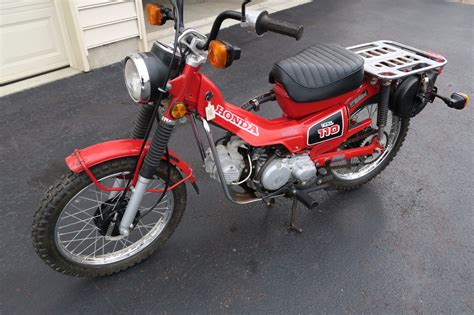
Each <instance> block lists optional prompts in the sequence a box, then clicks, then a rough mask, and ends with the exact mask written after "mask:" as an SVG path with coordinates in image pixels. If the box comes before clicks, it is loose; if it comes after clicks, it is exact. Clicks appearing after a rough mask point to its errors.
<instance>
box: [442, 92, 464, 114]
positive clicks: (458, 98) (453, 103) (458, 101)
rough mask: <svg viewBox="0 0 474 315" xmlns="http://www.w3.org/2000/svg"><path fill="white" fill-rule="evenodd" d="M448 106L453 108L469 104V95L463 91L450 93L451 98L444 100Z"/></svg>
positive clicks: (461, 107)
mask: <svg viewBox="0 0 474 315" xmlns="http://www.w3.org/2000/svg"><path fill="white" fill-rule="evenodd" d="M446 104H447V105H448V107H451V108H454V109H459V110H461V109H464V108H466V107H467V104H469V96H468V95H467V94H464V93H459V92H456V93H453V94H451V98H450V99H449V100H448V102H446Z"/></svg>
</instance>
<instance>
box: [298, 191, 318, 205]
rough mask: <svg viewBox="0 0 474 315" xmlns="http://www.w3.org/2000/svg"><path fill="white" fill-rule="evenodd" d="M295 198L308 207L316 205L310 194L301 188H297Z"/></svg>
mask: <svg viewBox="0 0 474 315" xmlns="http://www.w3.org/2000/svg"><path fill="white" fill-rule="evenodd" d="M295 197H296V199H298V201H299V202H301V203H302V204H303V205H305V206H306V208H308V209H310V210H311V209H313V208H315V207H317V206H318V202H317V201H316V200H314V199H313V197H311V196H310V195H308V194H307V193H306V192H304V191H302V190H297V191H296V194H295Z"/></svg>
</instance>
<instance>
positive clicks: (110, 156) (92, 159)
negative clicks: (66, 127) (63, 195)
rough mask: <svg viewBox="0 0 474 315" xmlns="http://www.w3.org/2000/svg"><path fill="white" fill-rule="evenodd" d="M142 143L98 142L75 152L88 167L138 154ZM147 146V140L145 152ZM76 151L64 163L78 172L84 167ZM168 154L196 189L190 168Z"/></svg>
mask: <svg viewBox="0 0 474 315" xmlns="http://www.w3.org/2000/svg"><path fill="white" fill-rule="evenodd" d="M142 144H143V140H139V139H123V140H113V141H107V142H102V143H98V144H95V145H93V146H90V147H87V148H84V149H81V150H77V151H76V152H79V154H80V157H81V159H82V162H83V163H84V164H85V165H86V166H87V168H90V167H93V166H94V165H97V164H100V163H103V162H106V161H110V160H115V159H119V158H123V157H127V156H138V155H139V153H140V148H141V146H142ZM149 147H150V143H149V142H148V143H147V144H146V145H145V152H146V151H148V148H149ZM76 152H74V153H72V154H71V155H69V156H68V157H66V164H67V166H68V167H69V169H70V170H71V171H72V172H74V173H80V172H82V171H84V167H83V166H82V164H81V163H80V162H79V160H78V155H77V153H76ZM169 155H170V162H171V164H172V165H174V166H175V167H176V168H178V169H179V170H180V171H181V172H183V173H184V174H185V177H189V179H188V180H189V181H190V182H191V184H193V186H194V188H195V189H196V188H197V187H196V184H195V183H196V179H195V178H194V176H193V170H192V168H191V167H190V166H189V165H188V164H187V163H186V162H184V161H183V160H182V159H181V158H180V157H179V156H177V155H176V154H175V153H174V152H172V151H169ZM163 159H165V157H163Z"/></svg>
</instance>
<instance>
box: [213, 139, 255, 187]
mask: <svg viewBox="0 0 474 315" xmlns="http://www.w3.org/2000/svg"><path fill="white" fill-rule="evenodd" d="M239 147H243V148H244V147H246V144H245V142H244V141H243V140H241V139H235V140H232V141H229V142H228V143H227V145H224V144H218V145H216V150H217V155H218V157H219V161H220V162H221V167H222V171H223V173H224V178H225V182H226V184H227V185H231V184H234V183H236V182H238V181H239V178H240V175H241V174H242V170H243V169H244V167H245V163H244V157H243V156H242V154H241V153H239V151H238V148H239ZM204 165H205V167H206V172H208V173H209V175H211V177H212V178H214V179H217V180H219V173H217V167H216V163H215V162H214V158H213V157H212V153H211V148H208V149H207V151H206V159H205V160H204Z"/></svg>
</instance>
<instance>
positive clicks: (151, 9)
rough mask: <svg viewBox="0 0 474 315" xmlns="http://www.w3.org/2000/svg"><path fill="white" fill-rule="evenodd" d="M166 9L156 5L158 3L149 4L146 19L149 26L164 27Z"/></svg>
mask: <svg viewBox="0 0 474 315" xmlns="http://www.w3.org/2000/svg"><path fill="white" fill-rule="evenodd" d="M165 11H166V8H165V7H163V6H161V5H159V4H156V3H148V4H147V5H146V17H147V18H146V19H147V22H148V24H151V25H163V24H165V22H166V16H165V14H164V13H165Z"/></svg>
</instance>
